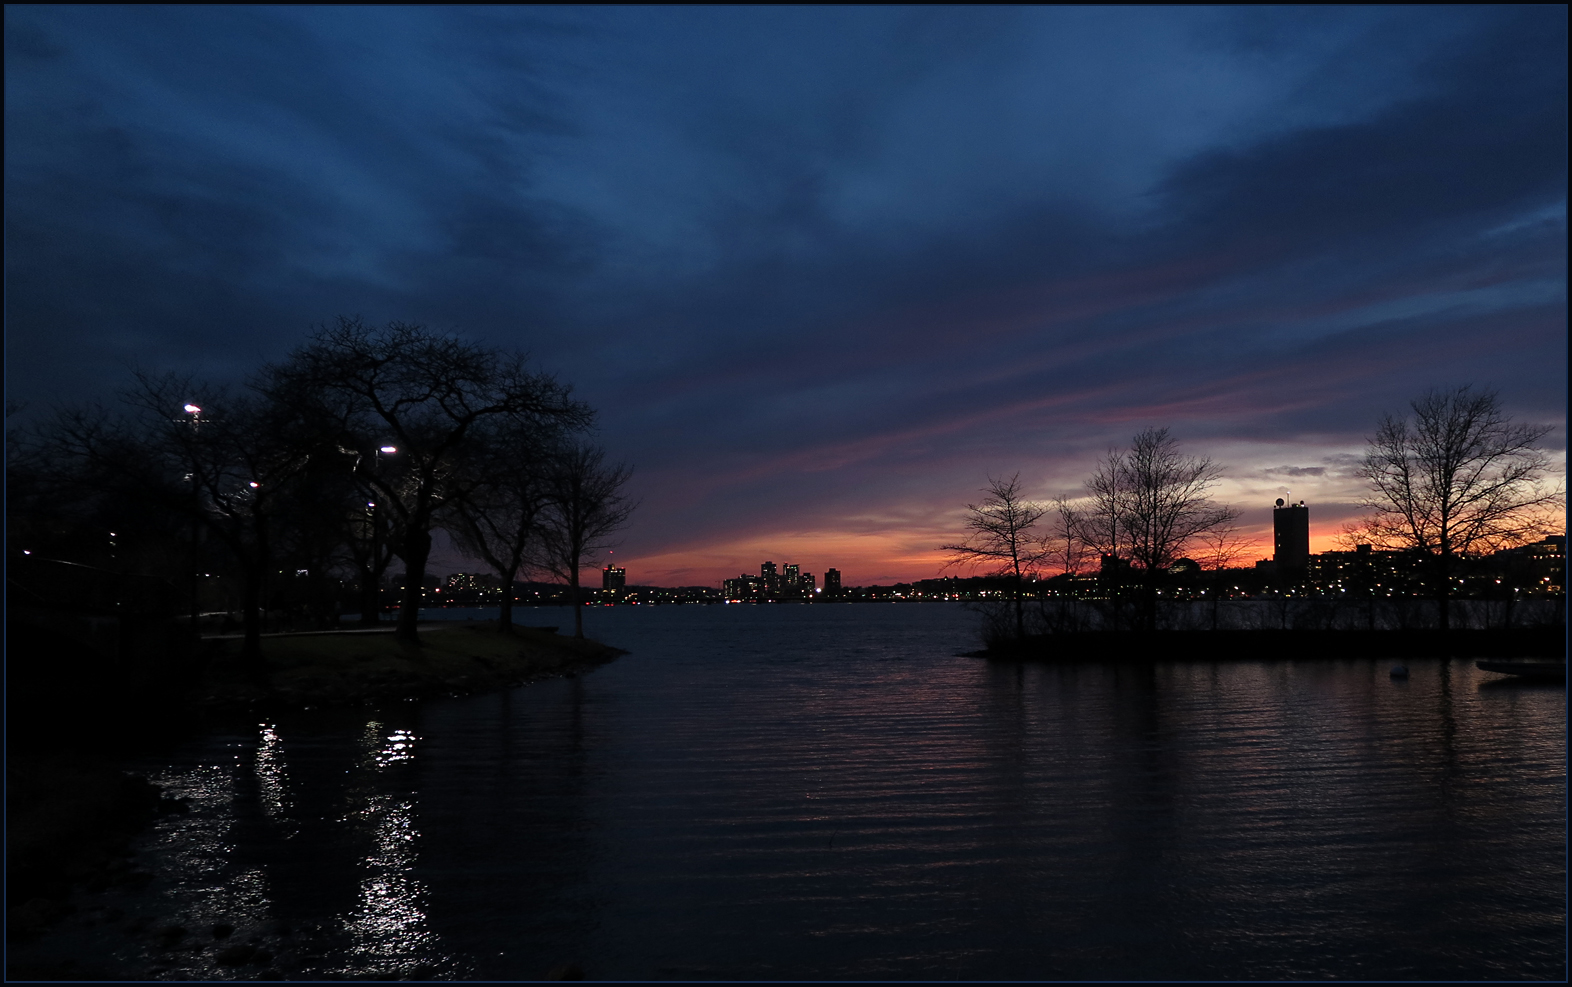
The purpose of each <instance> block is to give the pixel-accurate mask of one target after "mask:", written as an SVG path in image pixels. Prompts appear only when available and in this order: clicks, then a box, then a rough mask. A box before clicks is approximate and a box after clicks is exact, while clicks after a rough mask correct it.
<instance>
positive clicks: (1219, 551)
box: [1196, 521, 1253, 631]
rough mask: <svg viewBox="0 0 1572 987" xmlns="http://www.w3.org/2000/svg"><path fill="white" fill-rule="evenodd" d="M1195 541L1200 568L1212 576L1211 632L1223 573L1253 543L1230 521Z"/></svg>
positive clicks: (1220, 596) (1245, 552)
mask: <svg viewBox="0 0 1572 987" xmlns="http://www.w3.org/2000/svg"><path fill="white" fill-rule="evenodd" d="M1197 541H1198V542H1199V543H1200V550H1199V551H1198V552H1197V553H1196V554H1198V555H1200V556H1201V558H1200V560H1199V561H1200V563H1201V567H1202V568H1203V569H1206V570H1208V571H1209V572H1211V574H1212V592H1211V597H1212V630H1214V631H1215V630H1217V615H1218V609H1219V607H1220V606H1221V605H1222V598H1223V573H1224V572H1225V571H1226V570H1228V569H1229V568H1231V567H1232V566H1233V564H1234V563H1235V562H1238V561H1239V560H1240V559H1242V558H1245V557H1246V556H1247V555H1249V554H1250V551H1251V549H1252V547H1253V543H1252V542H1250V541H1249V540H1248V539H1246V538H1245V537H1244V535H1242V534H1241V533H1240V531H1239V526H1238V525H1236V524H1234V523H1233V522H1232V521H1226V522H1224V523H1223V524H1221V525H1219V526H1217V527H1216V528H1213V529H1212V530H1210V531H1206V532H1203V533H1202V534H1201V536H1200V537H1199V538H1198V539H1197Z"/></svg>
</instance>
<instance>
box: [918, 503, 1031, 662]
mask: <svg viewBox="0 0 1572 987" xmlns="http://www.w3.org/2000/svg"><path fill="white" fill-rule="evenodd" d="M983 492H984V493H986V494H987V495H988V496H987V497H986V498H985V499H984V500H983V502H982V503H980V504H967V505H966V515H967V516H966V528H967V531H968V534H967V536H966V539H965V540H964V541H962V542H960V543H959V544H955V545H943V546H941V548H942V550H943V551H946V552H949V553H950V554H951V556H952V557H951V559H950V561H949V562H947V563H945V564H946V566H953V565H967V566H971V567H973V568H975V567H977V566H980V565H992V566H993V574H994V575H999V576H1006V577H1008V578H1009V580H1010V587H1011V592H1010V595H1011V598H1012V599H1013V600H1014V604H1015V607H1014V609H1015V635H1016V637H1025V636H1026V618H1025V615H1024V613H1023V610H1022V606H1023V604H1022V600H1021V597H1022V591H1023V588H1024V583H1025V577H1026V575H1027V574H1029V573H1031V572H1032V571H1033V570H1035V569H1036V568H1037V566H1038V565H1040V564H1041V563H1042V561H1043V559H1044V557H1045V556H1046V555H1047V554H1048V549H1047V547H1046V546H1045V545H1044V544H1042V543H1041V542H1038V541H1037V540H1035V538H1034V536H1033V534H1032V529H1033V528H1034V527H1036V525H1037V522H1038V521H1040V520H1041V519H1042V516H1043V515H1044V514H1046V513H1047V509H1046V508H1044V507H1041V506H1039V505H1037V504H1034V503H1031V502H1029V501H1027V500H1026V499H1025V497H1024V496H1023V495H1022V492H1021V474H1019V473H1017V474H1015V475H1014V476H1012V477H1010V478H1009V479H1008V480H1005V479H997V478H995V477H991V476H990V477H989V478H988V486H987V487H985V488H984V491H983Z"/></svg>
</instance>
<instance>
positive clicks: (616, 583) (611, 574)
mask: <svg viewBox="0 0 1572 987" xmlns="http://www.w3.org/2000/svg"><path fill="white" fill-rule="evenodd" d="M627 585H628V570H626V569H624V568H621V567H620V566H611V565H609V566H607V567H606V568H604V569H602V570H601V571H600V588H601V592H603V593H605V594H606V595H607V596H609V597H612V598H614V599H615V598H616V597H619V596H621V595H622V592H623V590H624V589H625V588H626V587H627Z"/></svg>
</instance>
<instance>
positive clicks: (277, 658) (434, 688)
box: [197, 621, 623, 706]
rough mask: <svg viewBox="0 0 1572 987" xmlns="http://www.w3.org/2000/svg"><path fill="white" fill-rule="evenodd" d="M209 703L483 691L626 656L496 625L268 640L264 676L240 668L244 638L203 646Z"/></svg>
mask: <svg viewBox="0 0 1572 987" xmlns="http://www.w3.org/2000/svg"><path fill="white" fill-rule="evenodd" d="M204 649H205V652H206V653H205V655H204V658H205V659H206V661H205V664H206V675H205V677H204V682H203V687H202V688H201V689H200V690H198V693H199V694H198V696H197V701H198V703H199V704H201V705H203V706H231V705H236V704H251V703H270V704H284V705H339V704H345V703H355V702H363V701H366V700H373V699H413V698H421V697H428V696H440V695H453V694H459V693H469V692H484V691H488V690H491V689H499V688H505V687H508V686H513V685H518V684H519V683H522V682H526V681H529V680H531V679H537V678H543V677H547V676H552V675H563V674H569V673H573V672H576V671H579V670H582V669H587V668H591V667H594V666H595V665H599V664H603V663H605V662H608V661H611V660H612V659H614V658H616V657H617V656H618V655H620V654H622V653H623V652H621V651H619V650H618V649H616V648H612V647H609V646H607V645H604V644H600V643H599V642H596V641H590V640H575V639H573V638H570V637H563V636H561V635H558V634H556V633H554V632H551V631H548V630H542V629H532V628H523V627H514V628H512V629H511V631H510V632H509V633H507V634H503V633H500V632H499V631H498V630H497V625H496V622H495V621H465V622H458V621H455V622H453V623H451V624H444V625H441V626H437V627H432V628H429V629H423V630H422V631H421V634H420V643H419V644H408V643H405V642H402V641H399V640H397V639H396V638H395V637H394V636H393V634H392V633H391V632H389V633H372V634H365V633H362V634H354V633H350V634H301V635H288V636H280V637H268V638H263V640H262V655H263V659H264V661H265V665H266V667H265V669H264V670H263V672H262V674H261V676H260V677H258V676H256V675H254V674H253V670H251V669H248V668H246V667H244V666H243V665H242V664H241V663H240V642H239V641H238V640H227V641H207V642H204Z"/></svg>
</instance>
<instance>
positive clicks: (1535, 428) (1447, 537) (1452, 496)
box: [1359, 385, 1564, 630]
mask: <svg viewBox="0 0 1572 987" xmlns="http://www.w3.org/2000/svg"><path fill="white" fill-rule="evenodd" d="M1409 406H1410V408H1412V410H1413V417H1412V419H1410V418H1409V417H1407V416H1404V417H1401V418H1399V417H1395V416H1393V415H1386V416H1383V417H1382V419H1381V422H1380V424H1379V425H1378V426H1377V428H1376V434H1375V436H1374V437H1373V438H1371V439H1370V440H1369V444H1368V446H1367V448H1366V451H1365V458H1364V462H1363V463H1362V464H1361V466H1360V470H1359V472H1360V475H1362V476H1363V477H1364V478H1365V479H1367V480H1369V481H1370V483H1371V485H1372V486H1373V487H1374V488H1375V493H1374V495H1372V496H1371V497H1369V498H1368V499H1366V500H1365V501H1363V502H1362V503H1361V505H1360V506H1361V507H1363V508H1364V509H1365V510H1366V511H1367V513H1366V515H1365V516H1364V518H1363V519H1362V522H1361V528H1362V530H1363V532H1364V533H1365V534H1366V536H1367V537H1368V538H1369V540H1370V542H1371V543H1372V544H1373V545H1376V546H1378V547H1380V548H1383V549H1388V550H1394V549H1395V550H1402V551H1410V552H1415V553H1417V554H1419V555H1420V556H1422V557H1423V558H1424V559H1425V560H1426V562H1428V563H1429V565H1428V568H1429V570H1430V572H1431V576H1432V578H1431V587H1430V588H1431V591H1432V592H1433V593H1434V595H1435V598H1436V602H1437V604H1438V607H1439V609H1440V620H1441V628H1442V629H1443V630H1446V629H1449V628H1450V627H1451V613H1450V609H1451V608H1450V599H1451V595H1452V580H1453V578H1454V576H1455V573H1456V569H1457V563H1458V561H1459V560H1460V559H1464V558H1467V557H1469V556H1471V555H1476V554H1479V553H1481V552H1484V551H1489V550H1494V549H1498V548H1503V547H1506V546H1510V545H1515V544H1521V543H1522V542H1525V541H1528V540H1529V539H1530V538H1532V537H1533V536H1535V535H1537V534H1539V531H1540V527H1541V526H1542V525H1543V524H1545V522H1546V520H1547V518H1546V515H1547V513H1549V512H1550V511H1553V510H1555V509H1557V508H1559V507H1561V506H1562V505H1563V503H1564V501H1563V498H1562V490H1561V487H1560V485H1559V484H1556V485H1554V486H1551V485H1550V484H1549V480H1550V477H1551V475H1552V469H1551V462H1550V459H1549V457H1548V456H1547V455H1546V454H1545V452H1544V451H1543V450H1542V449H1540V448H1539V440H1540V439H1542V438H1544V436H1545V435H1546V434H1547V433H1548V432H1550V430H1551V427H1550V426H1549V425H1530V424H1523V423H1517V422H1514V421H1513V420H1512V418H1511V416H1510V415H1508V414H1506V413H1505V412H1504V411H1502V410H1501V405H1500V401H1499V399H1498V398H1497V395H1496V393H1495V392H1494V391H1488V390H1486V391H1477V392H1476V391H1474V390H1473V388H1472V386H1469V385H1465V386H1463V387H1459V388H1456V389H1453V390H1436V389H1432V390H1430V391H1427V392H1426V393H1425V394H1424V395H1423V396H1422V397H1420V398H1418V399H1416V400H1414V401H1412V402H1410V405H1409Z"/></svg>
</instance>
